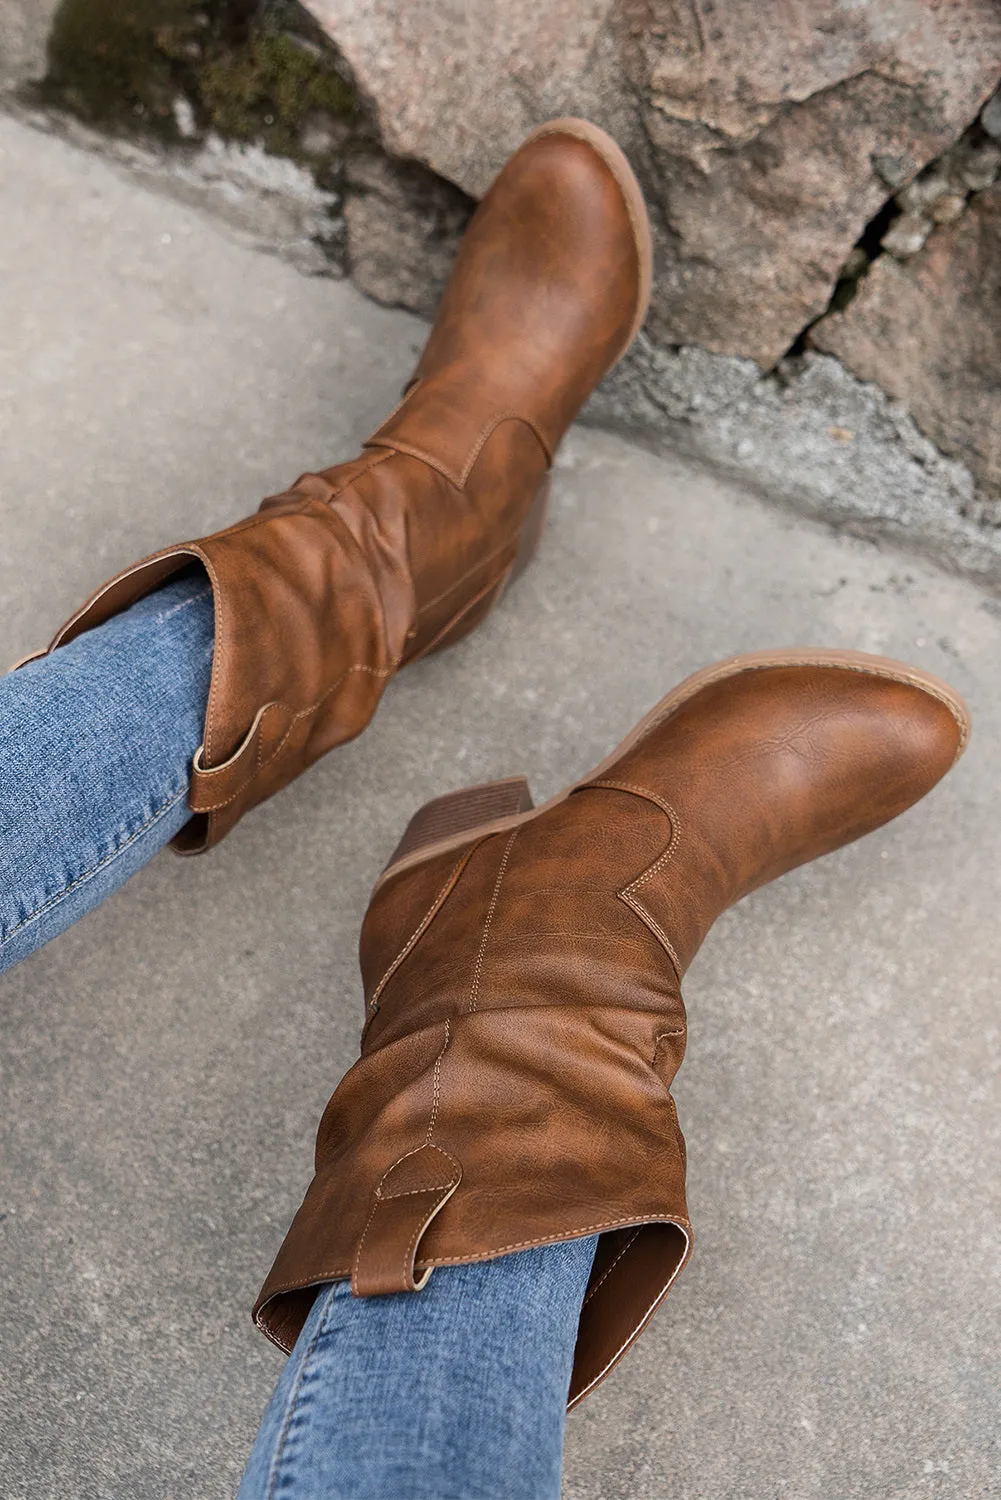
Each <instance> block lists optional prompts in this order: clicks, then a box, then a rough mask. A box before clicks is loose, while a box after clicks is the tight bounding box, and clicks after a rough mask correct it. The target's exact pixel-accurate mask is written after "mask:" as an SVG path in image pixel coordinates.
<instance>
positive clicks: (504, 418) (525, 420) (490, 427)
mask: <svg viewBox="0 0 1001 1500" xmlns="http://www.w3.org/2000/svg"><path fill="white" fill-rule="evenodd" d="M503 422H521V423H522V424H523V425H524V426H525V427H527V428H529V429H530V431H531V432H533V433H534V434H535V438H536V440H537V442H538V444H539V447H540V448H541V449H542V451H543V453H544V454H545V456H546V462H547V463H548V464H549V465H550V467H551V466H552V462H553V454H552V450H551V449H550V446H549V444H548V443H547V442H546V440H545V438H544V437H543V436H542V433H541V432H540V431H539V429H538V427H536V425H535V423H534V422H533V421H532V419H531V418H530V417H523V416H522V415H521V413H520V412H517V411H503V412H500V413H499V415H497V416H495V417H491V418H490V420H489V421H488V422H487V424H486V426H485V427H484V428H483V430H482V431H481V432H480V435H479V437H478V438H477V439H476V442H475V443H474V444H473V447H472V451H471V453H470V454H469V457H468V458H467V459H466V462H465V464H464V465H463V469H462V484H461V486H460V488H463V489H464V488H465V485H466V481H467V480H468V478H469V476H470V474H471V473H472V472H473V467H474V465H475V463H476V460H477V459H478V458H479V456H480V454H481V453H482V452H483V449H484V448H485V447H486V445H487V443H488V442H489V441H490V439H491V438H492V437H493V435H494V433H495V432H496V431H497V429H498V427H500V426H501V424H502V423H503Z"/></svg>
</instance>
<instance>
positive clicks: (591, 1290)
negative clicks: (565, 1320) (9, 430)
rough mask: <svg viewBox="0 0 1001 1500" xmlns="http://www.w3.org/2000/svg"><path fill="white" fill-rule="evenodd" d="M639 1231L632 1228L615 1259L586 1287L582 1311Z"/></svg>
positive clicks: (634, 1240) (634, 1241) (633, 1242)
mask: <svg viewBox="0 0 1001 1500" xmlns="http://www.w3.org/2000/svg"><path fill="white" fill-rule="evenodd" d="M640 1228H642V1225H641V1226H640ZM639 1232H640V1231H639V1228H637V1229H634V1230H633V1232H632V1234H631V1235H630V1236H629V1238H628V1239H627V1240H626V1243H625V1244H624V1245H623V1247H622V1249H621V1250H620V1251H619V1253H618V1255H617V1256H616V1257H615V1259H614V1260H613V1261H610V1262H609V1264H608V1265H607V1266H606V1267H605V1269H604V1271H603V1272H602V1274H601V1275H600V1276H599V1277H598V1280H597V1281H596V1282H595V1283H594V1286H592V1287H590V1288H589V1289H588V1293H587V1296H586V1297H585V1298H584V1301H583V1302H582V1303H581V1311H582V1312H583V1310H584V1308H585V1307H586V1306H587V1304H588V1303H589V1302H590V1300H591V1298H592V1297H593V1296H594V1294H595V1292H596V1291H597V1290H598V1288H599V1287H600V1286H601V1285H602V1283H603V1282H605V1281H607V1280H608V1278H609V1276H611V1274H612V1272H613V1271H614V1270H615V1267H616V1266H617V1265H618V1263H619V1261H620V1260H621V1259H622V1257H623V1256H624V1255H625V1253H626V1251H627V1250H628V1249H629V1246H630V1245H634V1244H635V1243H636V1240H637V1238H638V1236H639Z"/></svg>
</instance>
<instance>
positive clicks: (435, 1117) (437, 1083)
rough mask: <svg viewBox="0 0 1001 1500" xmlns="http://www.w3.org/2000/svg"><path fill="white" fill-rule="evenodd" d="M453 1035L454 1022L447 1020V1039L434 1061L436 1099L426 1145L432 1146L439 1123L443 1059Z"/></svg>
mask: <svg viewBox="0 0 1001 1500" xmlns="http://www.w3.org/2000/svg"><path fill="white" fill-rule="evenodd" d="M451 1036H452V1023H451V1021H446V1022H445V1040H444V1041H443V1042H442V1044H441V1051H440V1052H439V1053H438V1056H437V1057H436V1058H435V1063H434V1099H433V1101H432V1104H431V1118H430V1120H429V1121H428V1133H427V1135H426V1136H425V1138H424V1144H425V1146H430V1144H431V1137H432V1136H433V1135H434V1127H435V1126H436V1125H437V1123H438V1108H439V1105H440V1104H441V1060H442V1058H443V1057H444V1056H445V1051H446V1049H447V1047H448V1044H449V1041H450V1039H451Z"/></svg>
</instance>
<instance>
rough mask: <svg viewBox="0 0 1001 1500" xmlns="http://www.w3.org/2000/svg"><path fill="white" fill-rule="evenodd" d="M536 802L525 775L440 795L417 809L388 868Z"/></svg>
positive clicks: (522, 810) (531, 805) (509, 815)
mask: <svg viewBox="0 0 1001 1500" xmlns="http://www.w3.org/2000/svg"><path fill="white" fill-rule="evenodd" d="M533 806H534V803H533V802H532V794H531V792H530V791H529V789H528V782H527V781H526V780H525V778H524V776H509V777H508V778H507V780H505V781H490V782H486V783H485V784H484V785H482V786H468V787H464V788H463V790H462V791H461V792H449V793H448V795H447V796H445V797H436V798H435V799H434V801H433V802H426V803H425V804H424V806H423V807H422V808H420V810H419V811H418V812H415V813H414V815H413V817H412V818H411V819H410V822H409V823H408V824H407V828H406V832H405V833H404V835H403V837H402V839H401V840H400V842H399V843H398V844H397V846H396V848H395V849H394V851H393V855H392V858H391V859H390V861H389V864H388V865H387V866H386V871H387V872H388V871H389V870H391V869H392V868H393V866H394V865H395V864H398V863H399V861H400V860H401V859H404V858H406V856H407V855H409V854H414V853H416V852H417V850H419V849H423V848H424V847H425V846H426V845H429V844H437V843H439V842H440V841H441V840H442V839H453V838H455V837H456V836H457V835H459V834H463V833H475V832H476V830H477V828H480V827H483V826H484V825H486V824H489V823H493V822H494V821H495V820H496V819H497V818H508V817H511V816H513V815H514V814H516V813H523V812H529V811H530V810H531V808H532V807H533Z"/></svg>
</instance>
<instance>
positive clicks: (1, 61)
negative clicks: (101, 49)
mask: <svg viewBox="0 0 1001 1500" xmlns="http://www.w3.org/2000/svg"><path fill="white" fill-rule="evenodd" d="M59 3H60V0H0V88H3V87H5V86H6V87H9V86H10V85H11V84H17V83H22V82H24V81H25V80H27V79H35V78H41V76H42V74H43V73H44V72H45V48H46V43H47V41H48V37H49V30H50V28H51V25H52V18H53V16H54V15H55V13H56V11H57V10H58V9H59Z"/></svg>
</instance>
